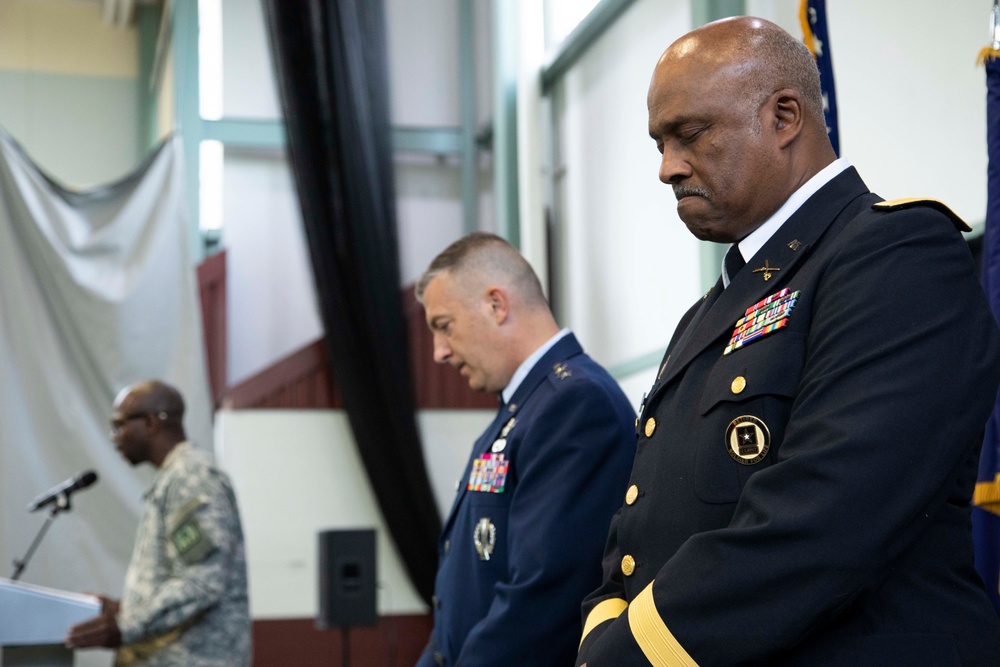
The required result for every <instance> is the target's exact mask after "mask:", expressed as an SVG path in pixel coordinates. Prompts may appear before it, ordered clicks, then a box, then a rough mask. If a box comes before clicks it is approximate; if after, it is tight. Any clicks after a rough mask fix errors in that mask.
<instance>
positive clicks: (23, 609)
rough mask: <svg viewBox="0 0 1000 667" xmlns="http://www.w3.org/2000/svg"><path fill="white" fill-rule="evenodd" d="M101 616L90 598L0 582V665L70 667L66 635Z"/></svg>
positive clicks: (18, 583) (13, 666)
mask: <svg viewBox="0 0 1000 667" xmlns="http://www.w3.org/2000/svg"><path fill="white" fill-rule="evenodd" d="M100 612H101V602H100V600H98V599H97V598H95V597H93V596H92V595H80V594H78V593H68V592H66V591H58V590H55V589H52V588H45V587H42V586H34V585H32V584H23V583H21V582H19V581H11V580H10V579H3V578H0V665H2V667H64V666H65V667H71V666H72V665H73V652H72V651H71V650H70V649H68V648H66V647H65V646H63V640H64V639H65V638H66V631H67V630H69V628H70V626H72V625H76V624H77V623H79V622H81V621H85V620H87V619H88V618H92V617H94V616H97V615H98V614H99V613H100Z"/></svg>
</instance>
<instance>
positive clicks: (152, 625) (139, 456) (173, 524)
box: [66, 380, 251, 667]
mask: <svg viewBox="0 0 1000 667" xmlns="http://www.w3.org/2000/svg"><path fill="white" fill-rule="evenodd" d="M183 416H184V401H183V399H182V398H181V395H180V393H179V392H178V391H177V390H176V389H174V388H173V387H171V386H169V385H167V384H164V383H162V382H158V381H155V380H154V381H147V382H142V383H139V384H136V385H133V386H131V387H127V388H126V389H124V390H122V392H121V393H120V394H119V395H118V397H117V398H116V399H115V404H114V411H113V413H112V418H111V437H112V440H113V441H114V443H115V446H116V447H117V449H118V451H119V452H121V454H122V456H124V457H125V458H126V459H127V460H128V461H129V462H130V463H131V464H132V465H138V464H140V463H143V462H148V463H151V464H152V465H154V466H156V467H157V468H158V469H159V472H158V474H157V476H156V479H155V481H154V482H153V486H152V488H150V490H149V491H148V492H147V493H146V496H145V499H146V511H145V513H144V515H143V517H142V522H141V523H140V525H139V530H138V533H137V535H136V541H135V547H134V550H133V552H132V560H131V562H130V563H129V567H128V572H127V573H126V575H125V586H124V591H123V593H122V599H121V601H120V602H119V601H118V600H112V599H109V598H104V597H102V598H101V602H102V610H101V614H100V615H99V616H97V617H95V618H93V619H91V620H89V621H85V622H83V623H81V624H79V625H76V626H74V627H72V628H70V631H69V635H68V636H67V638H66V645H67V646H69V647H70V648H86V647H96V646H102V647H106V648H118V654H117V658H116V661H115V664H116V665H149V666H157V665H186V666H192V667H210V666H211V667H215V666H222V665H225V666H226V667H230V666H244V665H249V664H250V656H251V639H250V614H249V608H248V603H247V574H246V560H245V556H244V550H243V531H242V528H241V527H240V518H239V512H238V510H237V507H236V498H235V496H234V495H233V489H232V486H231V485H230V483H229V479H228V478H227V477H226V475H225V473H223V472H222V471H221V470H219V469H218V468H217V467H216V466H215V464H214V462H213V461H212V459H211V457H210V456H209V455H208V454H206V453H204V452H202V451H200V450H197V449H195V448H194V447H193V446H192V445H191V443H189V442H187V440H186V436H185V434H184V427H183V424H182V419H183Z"/></svg>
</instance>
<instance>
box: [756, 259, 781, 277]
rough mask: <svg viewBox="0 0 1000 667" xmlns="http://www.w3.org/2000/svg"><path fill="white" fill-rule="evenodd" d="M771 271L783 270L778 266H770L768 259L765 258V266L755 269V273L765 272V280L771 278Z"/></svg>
mask: <svg viewBox="0 0 1000 667" xmlns="http://www.w3.org/2000/svg"><path fill="white" fill-rule="evenodd" d="M771 271H781V269H779V268H778V267H776V266H770V265H769V264H768V261H767V260H766V259H765V260H764V266H762V267H760V268H759V269H754V270H753V272H754V273H763V274H764V280H770V279H771Z"/></svg>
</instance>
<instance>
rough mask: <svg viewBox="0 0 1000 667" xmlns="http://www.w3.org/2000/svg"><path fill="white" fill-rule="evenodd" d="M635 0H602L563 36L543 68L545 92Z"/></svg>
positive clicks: (545, 92)
mask: <svg viewBox="0 0 1000 667" xmlns="http://www.w3.org/2000/svg"><path fill="white" fill-rule="evenodd" d="M633 2H635V0H601V2H599V3H597V5H595V6H594V8H593V9H592V10H591V11H590V13H589V14H587V17H586V18H585V19H583V20H582V21H580V24H579V25H578V26H576V28H575V29H574V30H573V32H571V33H570V34H569V36H568V37H566V39H565V40H563V43H562V44H561V45H560V46H559V50H558V51H557V52H556V54H555V56H554V57H553V59H552V62H550V63H549V64H548V65H546V66H545V67H543V68H542V94H543V95H547V94H548V93H549V92H550V91H551V90H552V87H553V86H554V85H556V83H557V82H558V81H559V79H561V78H562V76H563V75H564V74H565V73H566V71H567V70H568V69H569V68H570V67H572V66H573V65H574V64H575V63H576V61H577V60H579V59H580V57H581V56H583V54H584V53H586V52H587V49H589V48H590V46H591V45H592V44H593V43H594V42H596V41H597V39H598V38H599V37H600V36H601V35H603V34H604V31H605V30H607V29H608V28H610V27H611V26H612V25H614V22H615V21H616V20H617V19H618V17H619V16H620V15H621V13H622V12H624V11H625V10H626V9H628V8H629V6H630V5H631V4H632V3H633Z"/></svg>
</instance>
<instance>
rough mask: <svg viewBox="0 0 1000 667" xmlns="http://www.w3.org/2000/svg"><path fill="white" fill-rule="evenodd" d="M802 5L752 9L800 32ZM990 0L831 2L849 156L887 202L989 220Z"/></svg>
mask: <svg viewBox="0 0 1000 667" xmlns="http://www.w3.org/2000/svg"><path fill="white" fill-rule="evenodd" d="M798 5H799V3H798V0H747V11H748V13H751V14H757V15H759V16H762V17H763V18H767V19H770V20H773V21H775V22H776V23H778V24H779V25H781V26H782V27H783V28H785V29H786V30H788V31H789V32H791V33H792V34H794V35H800V34H801V33H802V30H801V28H800V27H799V22H798ZM992 7H993V3H992V1H991V0H963V1H962V2H951V3H947V4H942V3H941V2H937V1H935V0H883V1H882V2H869V1H866V0H837V2H829V3H827V18H828V20H829V29H830V42H831V45H832V50H833V67H834V79H835V81H836V87H837V105H838V107H839V117H840V148H841V155H842V156H843V157H846V158H847V159H849V160H850V161H851V162H852V163H853V164H854V165H855V166H856V167H857V168H858V171H859V172H860V173H861V176H862V178H864V179H865V182H866V183H867V184H868V187H869V188H870V189H871V190H872V191H874V192H877V193H878V194H880V195H882V196H883V197H885V198H887V199H893V198H896V197H934V198H936V199H941V200H943V201H944V202H946V203H947V204H948V205H949V206H951V207H952V208H953V209H954V210H955V211H956V212H957V213H958V214H959V215H961V216H962V217H963V218H965V220H967V221H968V222H969V223H971V224H975V223H982V221H983V220H984V218H985V216H986V92H985V91H986V84H985V74H984V71H983V69H982V68H981V67H977V66H976V54H977V53H978V52H979V49H980V48H982V47H983V46H985V45H986V44H987V41H988V39H989V38H990V36H989V35H988V30H987V28H988V26H989V14H990V9H991V8H992Z"/></svg>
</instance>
